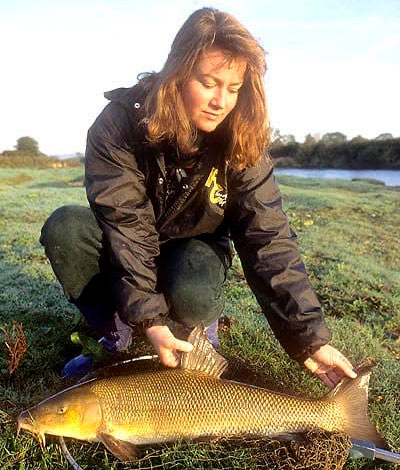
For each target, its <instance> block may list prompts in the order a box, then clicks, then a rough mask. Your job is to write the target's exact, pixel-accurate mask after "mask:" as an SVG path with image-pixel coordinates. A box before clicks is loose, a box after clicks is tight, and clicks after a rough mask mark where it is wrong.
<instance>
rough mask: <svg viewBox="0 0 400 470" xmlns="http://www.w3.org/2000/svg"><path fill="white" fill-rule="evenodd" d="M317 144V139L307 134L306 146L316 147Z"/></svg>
mask: <svg viewBox="0 0 400 470" xmlns="http://www.w3.org/2000/svg"><path fill="white" fill-rule="evenodd" d="M316 143H317V139H316V138H315V137H314V136H312V135H311V134H307V135H306V136H305V138H304V145H314V144H316Z"/></svg>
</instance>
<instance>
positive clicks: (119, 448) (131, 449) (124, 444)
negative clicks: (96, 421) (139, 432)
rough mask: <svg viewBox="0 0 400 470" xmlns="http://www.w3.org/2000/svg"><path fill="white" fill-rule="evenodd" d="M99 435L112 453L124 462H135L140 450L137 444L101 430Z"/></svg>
mask: <svg viewBox="0 0 400 470" xmlns="http://www.w3.org/2000/svg"><path fill="white" fill-rule="evenodd" d="M97 437H98V438H99V439H100V441H101V442H102V443H103V444H104V445H105V447H106V448H107V449H108V450H109V451H110V452H111V453H112V454H114V455H115V456H116V457H118V458H119V459H120V460H122V461H123V462H134V461H135V460H137V459H138V451H137V447H136V446H135V444H132V443H131V442H128V441H122V440H121V439H117V438H116V437H114V436H111V434H107V433H104V432H100V433H99V434H98V436H97Z"/></svg>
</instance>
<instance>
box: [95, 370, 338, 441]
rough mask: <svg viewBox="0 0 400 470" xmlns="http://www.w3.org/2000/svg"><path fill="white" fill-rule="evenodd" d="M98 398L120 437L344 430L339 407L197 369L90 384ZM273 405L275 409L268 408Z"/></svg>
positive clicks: (112, 430)
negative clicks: (249, 384)
mask: <svg viewBox="0 0 400 470" xmlns="http://www.w3.org/2000/svg"><path fill="white" fill-rule="evenodd" d="M88 386H90V389H91V391H92V392H93V393H94V394H95V395H97V396H98V397H99V400H100V403H101V407H102V412H103V422H107V423H108V432H110V434H113V435H115V437H117V438H119V439H127V440H129V441H130V442H135V443H140V442H142V441H143V438H144V436H146V442H148V443H156V442H164V441H169V440H171V439H178V438H182V439H188V438H189V439H190V438H196V437H210V436H227V435H238V434H241V435H258V436H270V435H273V434H279V433H282V432H285V433H295V432H303V431H306V430H308V429H312V428H322V429H325V430H328V431H334V430H340V429H342V424H343V417H342V415H341V411H340V407H339V406H338V405H337V404H336V403H334V402H332V401H329V400H326V401H314V400H304V399H299V398H295V397H288V396H286V395H283V394H279V393H274V392H270V391H266V390H263V389H259V388H256V387H249V386H246V385H243V384H239V383H235V382H228V381H223V380H217V379H215V378H212V377H209V376H207V375H205V374H203V373H201V372H194V371H185V370H181V371H176V370H165V371H157V372H150V373H147V374H140V375H129V376H121V377H111V378H106V379H103V380H99V381H96V382H94V383H92V384H88ZM272 410H273V411H272Z"/></svg>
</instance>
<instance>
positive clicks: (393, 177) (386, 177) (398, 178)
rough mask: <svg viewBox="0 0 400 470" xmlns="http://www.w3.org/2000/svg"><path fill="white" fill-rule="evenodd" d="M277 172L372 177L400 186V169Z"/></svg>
mask: <svg viewBox="0 0 400 470" xmlns="http://www.w3.org/2000/svg"><path fill="white" fill-rule="evenodd" d="M275 173H276V174H278V175H279V174H282V175H293V176H300V177H302V178H321V179H340V180H352V179H353V178H372V179H374V180H379V181H383V182H384V183H385V184H386V186H400V170H336V169H331V168H316V169H302V168H275Z"/></svg>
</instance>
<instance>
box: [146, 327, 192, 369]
mask: <svg viewBox="0 0 400 470" xmlns="http://www.w3.org/2000/svg"><path fill="white" fill-rule="evenodd" d="M145 333H146V336H147V338H148V340H149V341H150V343H151V344H152V346H153V348H154V349H155V351H156V353H157V354H158V356H159V358H160V361H161V362H162V363H163V364H164V365H165V366H168V367H177V366H178V365H179V354H178V351H181V352H190V351H191V350H192V349H193V345H192V344H191V343H188V342H187V341H183V340H181V339H178V338H175V336H174V335H173V334H172V332H171V330H170V329H169V328H168V326H165V325H155V326H151V327H150V328H147V330H146V331H145Z"/></svg>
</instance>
